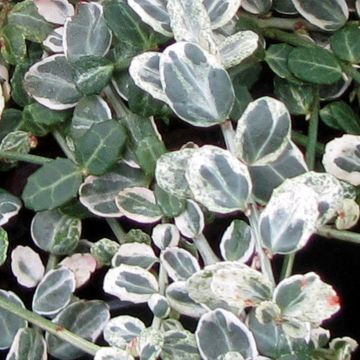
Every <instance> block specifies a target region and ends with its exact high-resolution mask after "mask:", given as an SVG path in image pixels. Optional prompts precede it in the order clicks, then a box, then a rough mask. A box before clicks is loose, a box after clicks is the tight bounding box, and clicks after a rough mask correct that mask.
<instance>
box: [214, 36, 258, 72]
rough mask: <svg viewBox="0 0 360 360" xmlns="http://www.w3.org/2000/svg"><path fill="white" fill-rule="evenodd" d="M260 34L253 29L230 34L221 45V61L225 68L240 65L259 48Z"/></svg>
mask: <svg viewBox="0 0 360 360" xmlns="http://www.w3.org/2000/svg"><path fill="white" fill-rule="evenodd" d="M259 42H260V39H259V36H258V34H256V33H254V32H253V31H239V32H237V33H236V34H234V35H231V36H228V37H226V38H225V40H224V41H223V42H222V43H221V45H220V47H219V52H220V57H221V61H222V63H223V65H224V67H225V68H230V67H233V66H236V65H239V64H240V63H242V62H243V61H245V60H246V59H248V58H249V57H250V56H252V55H254V53H255V51H256V50H257V49H258V48H259Z"/></svg>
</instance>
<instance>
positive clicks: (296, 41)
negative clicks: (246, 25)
mask: <svg viewBox="0 0 360 360" xmlns="http://www.w3.org/2000/svg"><path fill="white" fill-rule="evenodd" d="M263 35H264V36H265V37H267V38H270V39H273V40H277V41H280V42H285V43H287V44H290V45H293V46H303V47H308V48H310V47H316V44H314V43H313V42H311V41H310V40H306V39H304V38H302V37H300V36H299V35H297V34H293V33H288V32H286V31H282V30H278V29H264V30H263Z"/></svg>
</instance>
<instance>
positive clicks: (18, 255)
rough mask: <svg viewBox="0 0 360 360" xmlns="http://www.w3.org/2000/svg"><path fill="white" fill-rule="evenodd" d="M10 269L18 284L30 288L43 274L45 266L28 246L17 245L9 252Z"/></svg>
mask: <svg viewBox="0 0 360 360" xmlns="http://www.w3.org/2000/svg"><path fill="white" fill-rule="evenodd" d="M11 271H12V272H13V274H14V275H15V277H16V280H17V281H18V283H19V284H20V285H22V286H25V287H28V288H32V287H34V286H36V285H37V284H38V282H39V281H40V280H41V279H42V277H43V276H44V273H45V267H44V265H43V263H42V261H41V259H40V256H39V254H38V253H36V252H35V251H34V250H33V249H31V248H30V247H28V246H21V245H18V246H17V247H16V248H15V249H14V250H13V251H12V252H11Z"/></svg>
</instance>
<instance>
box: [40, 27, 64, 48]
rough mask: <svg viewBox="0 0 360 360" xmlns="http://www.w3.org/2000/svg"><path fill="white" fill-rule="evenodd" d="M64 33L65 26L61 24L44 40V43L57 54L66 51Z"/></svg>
mask: <svg viewBox="0 0 360 360" xmlns="http://www.w3.org/2000/svg"><path fill="white" fill-rule="evenodd" d="M63 35H64V27H63V26H61V27H59V28H56V29H55V30H54V31H53V32H52V33H51V34H50V35H49V36H48V37H47V38H46V39H45V40H44V41H43V45H44V46H45V48H46V49H48V50H50V51H51V52H53V53H55V54H60V53H63V52H64V48H63Z"/></svg>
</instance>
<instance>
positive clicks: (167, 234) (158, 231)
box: [151, 224, 180, 250]
mask: <svg viewBox="0 0 360 360" xmlns="http://www.w3.org/2000/svg"><path fill="white" fill-rule="evenodd" d="M151 237H152V239H153V241H154V244H155V245H156V246H157V247H158V248H159V249H160V250H165V249H167V248H168V247H175V246H177V244H178V243H179V240H180V233H179V230H178V229H177V227H176V226H175V225H174V224H158V225H156V226H155V227H154V228H153V231H152V234H151Z"/></svg>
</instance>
